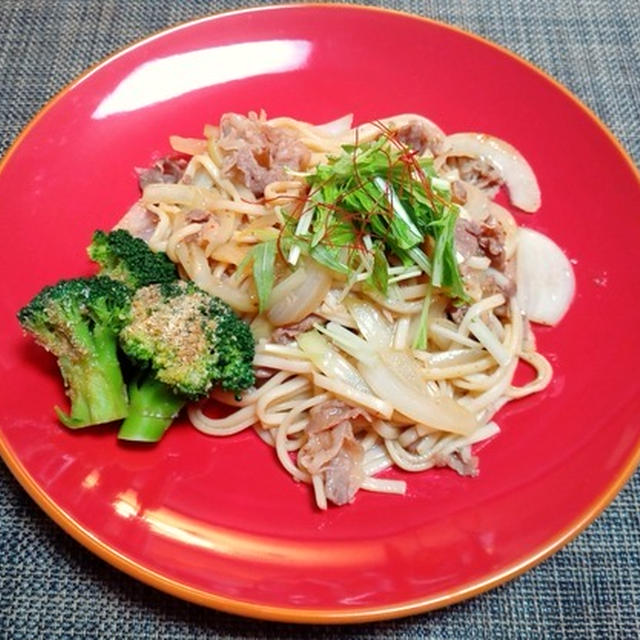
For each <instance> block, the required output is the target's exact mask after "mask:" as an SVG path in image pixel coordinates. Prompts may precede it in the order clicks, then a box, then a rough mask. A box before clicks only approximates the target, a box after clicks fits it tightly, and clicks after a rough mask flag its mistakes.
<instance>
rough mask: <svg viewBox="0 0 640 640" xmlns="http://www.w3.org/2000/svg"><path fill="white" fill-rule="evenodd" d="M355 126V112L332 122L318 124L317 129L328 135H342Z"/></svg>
mask: <svg viewBox="0 0 640 640" xmlns="http://www.w3.org/2000/svg"><path fill="white" fill-rule="evenodd" d="M352 126H353V113H347V114H346V115H344V116H342V117H340V118H336V119H335V120H331V122H325V123H324V124H318V125H316V126H315V129H316V131H317V132H318V133H322V134H324V135H326V136H331V137H333V136H335V137H336V138H337V137H340V136H342V135H344V134H345V133H347V131H349V129H351V127H352Z"/></svg>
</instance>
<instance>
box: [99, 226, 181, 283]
mask: <svg viewBox="0 0 640 640" xmlns="http://www.w3.org/2000/svg"><path fill="white" fill-rule="evenodd" d="M87 253H88V254H89V257H90V258H91V259H92V260H93V261H94V262H97V263H98V264H99V265H100V274H101V275H105V276H109V277H110V278H113V279H115V280H120V281H122V282H124V283H125V284H126V285H128V286H129V287H131V288H132V289H137V288H138V287H145V286H147V285H149V284H155V283H158V282H171V281H173V280H176V279H177V278H178V271H177V269H176V265H175V264H174V263H173V262H171V260H170V259H169V258H168V256H167V255H166V254H165V253H162V252H158V253H156V252H154V251H152V250H151V249H150V248H149V245H148V244H147V243H146V242H145V241H144V240H142V238H136V237H135V236H132V235H131V234H130V233H129V232H128V231H125V230H124V229H117V230H115V231H110V232H109V233H105V232H104V231H96V232H94V234H93V238H92V240H91V244H90V245H89V247H88V248H87Z"/></svg>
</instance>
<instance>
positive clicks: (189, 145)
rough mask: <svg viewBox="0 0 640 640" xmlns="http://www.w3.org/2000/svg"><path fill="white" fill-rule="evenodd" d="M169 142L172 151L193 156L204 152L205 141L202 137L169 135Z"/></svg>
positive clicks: (205, 148)
mask: <svg viewBox="0 0 640 640" xmlns="http://www.w3.org/2000/svg"><path fill="white" fill-rule="evenodd" d="M169 144H170V145H171V148H172V149H173V150H174V151H177V152H178V153H184V154H186V155H188V156H195V155H198V154H199V153H206V151H207V141H206V140H203V139H202V138H183V137H182V136H169Z"/></svg>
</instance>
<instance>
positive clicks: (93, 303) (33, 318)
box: [18, 276, 131, 428]
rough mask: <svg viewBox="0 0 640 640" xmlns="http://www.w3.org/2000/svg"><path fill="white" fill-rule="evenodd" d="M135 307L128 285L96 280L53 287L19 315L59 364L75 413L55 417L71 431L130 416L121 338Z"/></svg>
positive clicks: (93, 278)
mask: <svg viewBox="0 0 640 640" xmlns="http://www.w3.org/2000/svg"><path fill="white" fill-rule="evenodd" d="M130 307H131V292H130V290H129V289H128V288H127V287H126V286H125V285H124V284H123V283H121V282H116V281H115V280H111V279H110V278H105V277H101V276H94V277H91V278H74V279H72V280H61V281H60V282H58V283H57V284H55V285H53V286H47V287H45V288H44V289H43V290H42V291H40V293H38V294H37V295H36V296H35V297H34V298H33V299H32V300H31V302H29V303H28V304H27V305H26V306H24V307H23V308H22V309H20V311H19V312H18V320H19V322H20V324H21V325H22V327H23V328H24V329H25V330H26V331H28V332H29V333H31V334H32V335H33V337H34V338H35V340H36V341H37V342H38V343H39V344H40V345H41V346H43V347H44V348H45V349H46V350H47V351H50V352H51V353H53V354H54V355H55V356H56V358H57V359H58V366H59V368H60V372H61V373H62V377H63V379H64V384H65V387H66V392H67V395H68V396H69V399H70V400H71V411H70V413H69V414H66V413H64V412H63V411H62V410H61V409H60V408H59V407H55V411H56V413H57V415H58V417H59V419H60V420H61V422H62V423H64V424H65V425H66V426H67V427H71V428H77V427H85V426H89V425H92V424H101V423H104V422H111V421H113V420H119V419H121V418H124V417H125V416H126V415H127V392H126V387H125V384H124V381H123V377H122V372H121V370H120V363H119V361H118V334H119V332H120V330H121V329H122V327H123V326H124V325H125V323H126V322H127V321H128V318H129V313H130Z"/></svg>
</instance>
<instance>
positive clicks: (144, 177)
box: [136, 156, 187, 191]
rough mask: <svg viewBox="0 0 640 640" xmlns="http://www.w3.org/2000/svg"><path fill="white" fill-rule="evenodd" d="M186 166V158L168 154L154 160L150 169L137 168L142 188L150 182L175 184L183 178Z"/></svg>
mask: <svg viewBox="0 0 640 640" xmlns="http://www.w3.org/2000/svg"><path fill="white" fill-rule="evenodd" d="M186 167H187V160H186V158H181V157H179V156H166V157H165V158H160V159H159V160H157V161H156V162H154V163H153V166H151V167H149V168H148V169H136V171H137V173H138V184H139V185H140V190H141V191H143V190H144V188H145V187H147V186H149V185H150V184H158V183H165V184H175V183H176V182H179V181H180V179H181V178H182V176H183V174H184V170H185V169H186Z"/></svg>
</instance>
